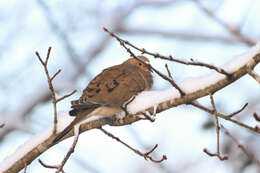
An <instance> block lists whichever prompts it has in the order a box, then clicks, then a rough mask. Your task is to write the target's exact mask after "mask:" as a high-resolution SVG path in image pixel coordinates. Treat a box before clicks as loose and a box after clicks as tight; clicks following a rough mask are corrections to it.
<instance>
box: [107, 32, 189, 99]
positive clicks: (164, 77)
mask: <svg viewBox="0 0 260 173" xmlns="http://www.w3.org/2000/svg"><path fill="white" fill-rule="evenodd" d="M104 31H106V32H107V33H109V34H110V35H111V36H112V37H114V38H116V40H117V41H119V43H120V45H121V46H123V48H125V49H126V51H127V52H128V53H129V54H130V56H131V57H133V58H135V59H137V60H138V61H140V62H142V63H144V64H146V65H147V66H149V68H151V69H152V70H153V71H154V72H155V73H156V74H158V75H159V76H160V77H161V78H163V79H164V80H166V81H168V82H169V83H170V84H171V85H172V86H173V87H174V88H176V89H177V90H178V91H179V93H180V95H181V96H184V95H185V93H184V92H183V91H182V90H181V89H180V88H179V87H178V85H177V84H176V83H175V82H174V81H173V80H172V79H170V78H169V77H167V76H166V75H164V74H162V73H161V72H160V71H158V70H156V69H155V68H154V67H153V66H151V64H147V63H145V62H144V61H142V60H141V59H139V58H138V57H137V56H136V55H135V54H134V53H133V52H132V51H131V50H130V49H129V48H127V47H126V45H125V44H127V43H126V42H128V41H125V40H122V39H121V38H119V37H118V36H116V35H115V34H114V33H113V32H110V31H108V29H106V28H104Z"/></svg>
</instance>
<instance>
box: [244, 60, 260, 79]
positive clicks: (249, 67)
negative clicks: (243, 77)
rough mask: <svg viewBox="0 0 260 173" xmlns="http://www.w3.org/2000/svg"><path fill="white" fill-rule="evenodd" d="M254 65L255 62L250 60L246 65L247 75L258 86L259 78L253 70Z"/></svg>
mask: <svg viewBox="0 0 260 173" xmlns="http://www.w3.org/2000/svg"><path fill="white" fill-rule="evenodd" d="M255 65H256V62H255V60H250V61H249V62H248V64H247V73H248V74H249V75H250V76H251V77H253V78H254V79H255V80H256V81H257V82H258V83H259V84H260V76H259V75H258V74H257V73H256V72H255V71H254V69H253V67H254V66H255Z"/></svg>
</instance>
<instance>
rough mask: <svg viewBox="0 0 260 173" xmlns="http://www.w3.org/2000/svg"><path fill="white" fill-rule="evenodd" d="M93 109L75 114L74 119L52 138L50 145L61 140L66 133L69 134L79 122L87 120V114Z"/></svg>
mask: <svg viewBox="0 0 260 173" xmlns="http://www.w3.org/2000/svg"><path fill="white" fill-rule="evenodd" d="M93 110H94V109H87V110H82V111H80V112H78V113H77V115H76V118H75V119H74V120H73V121H72V122H71V123H70V124H69V125H68V126H67V127H66V128H65V129H64V130H63V131H62V132H60V133H59V134H58V136H56V137H55V138H54V140H53V141H52V144H54V143H57V142H58V141H59V140H60V139H61V138H63V137H64V136H65V135H66V134H67V133H69V132H70V130H71V129H73V127H74V126H75V125H76V124H78V123H79V122H81V121H83V120H85V119H86V118H88V117H89V116H88V115H89V114H90V113H91V112H92V111H93Z"/></svg>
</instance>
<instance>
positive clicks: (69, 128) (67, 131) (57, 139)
mask: <svg viewBox="0 0 260 173" xmlns="http://www.w3.org/2000/svg"><path fill="white" fill-rule="evenodd" d="M73 127H74V126H73V125H69V126H68V127H66V128H65V129H64V130H63V131H62V132H61V133H60V134H58V136H56V137H55V139H54V140H53V141H52V144H54V143H57V142H58V141H59V140H60V139H61V138H63V137H64V136H65V135H66V134H67V133H69V132H70V130H71V129H72V128H73Z"/></svg>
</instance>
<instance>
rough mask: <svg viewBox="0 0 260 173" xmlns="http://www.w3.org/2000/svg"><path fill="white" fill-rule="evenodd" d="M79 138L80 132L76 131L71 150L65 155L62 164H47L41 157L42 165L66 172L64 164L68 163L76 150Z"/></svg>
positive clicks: (57, 172)
mask: <svg viewBox="0 0 260 173" xmlns="http://www.w3.org/2000/svg"><path fill="white" fill-rule="evenodd" d="M78 139H79V133H76V134H75V137H74V141H73V144H72V145H71V147H70V149H69V151H68V152H67V154H66V156H65V157H64V159H63V160H62V162H61V164H59V165H47V164H44V163H43V161H41V160H40V159H39V162H40V163H41V165H42V166H44V167H45V168H50V169H57V170H56V173H59V172H62V173H65V171H64V169H63V167H64V165H65V164H66V162H67V161H68V159H69V158H70V156H71V154H72V153H73V152H74V150H75V147H76V145H77V142H78Z"/></svg>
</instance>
